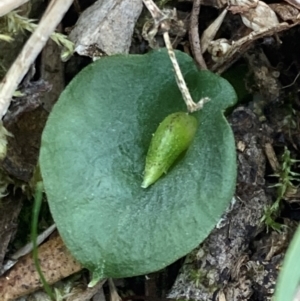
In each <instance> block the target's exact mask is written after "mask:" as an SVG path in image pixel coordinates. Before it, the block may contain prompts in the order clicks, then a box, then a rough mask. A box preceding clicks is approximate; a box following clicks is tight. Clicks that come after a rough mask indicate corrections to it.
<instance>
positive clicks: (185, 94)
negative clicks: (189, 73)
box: [163, 31, 196, 112]
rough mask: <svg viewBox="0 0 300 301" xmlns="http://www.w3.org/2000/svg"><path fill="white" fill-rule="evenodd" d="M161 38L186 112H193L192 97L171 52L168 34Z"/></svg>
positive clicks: (172, 51)
mask: <svg viewBox="0 0 300 301" xmlns="http://www.w3.org/2000/svg"><path fill="white" fill-rule="evenodd" d="M163 36H164V41H165V44H166V47H167V50H168V54H169V57H170V60H171V62H172V65H173V68H174V71H175V78H176V82H177V85H178V88H179V90H180V92H181V94H182V97H183V100H184V101H185V103H186V106H187V108H188V111H189V112H193V107H194V106H195V105H196V104H195V103H194V101H193V99H192V96H191V94H190V92H189V89H188V87H187V85H186V82H185V80H184V78H183V75H182V73H181V70H180V67H179V64H178V62H177V60H176V56H175V53H174V50H173V47H172V44H171V41H170V37H169V33H168V32H167V31H166V32H165V33H164V35H163Z"/></svg>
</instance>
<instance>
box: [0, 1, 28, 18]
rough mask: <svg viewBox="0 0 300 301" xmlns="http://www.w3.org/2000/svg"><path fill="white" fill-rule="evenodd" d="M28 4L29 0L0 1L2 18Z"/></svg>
mask: <svg viewBox="0 0 300 301" xmlns="http://www.w3.org/2000/svg"><path fill="white" fill-rule="evenodd" d="M26 2H28V0H14V1H12V0H1V1H0V17H2V16H4V15H6V14H7V13H9V12H11V11H12V10H13V9H15V8H17V7H19V6H21V5H22V4H24V3H26Z"/></svg>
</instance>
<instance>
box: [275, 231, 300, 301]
mask: <svg viewBox="0 0 300 301" xmlns="http://www.w3.org/2000/svg"><path fill="white" fill-rule="evenodd" d="M299 254H300V227H298V229H297V231H296V233H295V235H294V237H293V239H292V242H291V244H290V246H289V248H288V250H287V252H286V254H285V258H284V261H283V267H282V269H281V272H280V274H279V276H278V281H277V285H276V291H275V299H274V301H293V300H295V295H296V293H297V290H299V289H300V264H299Z"/></svg>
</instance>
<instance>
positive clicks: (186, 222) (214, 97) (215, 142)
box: [40, 50, 236, 279]
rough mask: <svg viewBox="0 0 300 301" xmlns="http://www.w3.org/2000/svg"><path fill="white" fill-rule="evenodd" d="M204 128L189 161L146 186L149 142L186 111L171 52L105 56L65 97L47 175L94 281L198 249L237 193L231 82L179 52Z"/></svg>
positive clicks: (49, 144)
mask: <svg viewBox="0 0 300 301" xmlns="http://www.w3.org/2000/svg"><path fill="white" fill-rule="evenodd" d="M176 56H177V59H178V61H179V64H180V66H181V68H182V72H183V75H184V76H185V79H186V81H187V84H188V86H189V89H190V91H191V94H192V97H193V99H194V100H195V101H198V100H199V99H200V98H202V97H209V98H210V99H211V101H210V102H209V103H207V104H206V105H205V106H204V109H203V110H201V111H199V112H197V113H196V114H194V116H195V117H196V118H197V119H198V123H199V128H198V130H197V131H196V134H195V137H194V139H193V142H192V144H191V145H190V147H189V148H188V150H187V152H186V154H185V155H184V156H183V158H181V159H180V160H179V161H178V162H176V164H175V166H173V167H172V168H171V169H170V170H169V171H168V173H167V174H166V175H165V176H163V177H161V178H160V179H159V181H157V182H156V183H155V185H152V186H150V187H149V188H147V189H143V188H141V183H142V180H143V171H144V166H145V158H146V154H147V150H148V147H149V144H150V140H151V137H152V134H153V133H154V132H155V130H156V129H157V127H158V125H159V123H160V122H161V121H162V120H163V119H164V118H165V117H166V116H168V115H169V114H171V113H174V112H178V111H186V107H185V104H184V101H183V99H182V97H181V94H180V91H179V90H178V87H177V85H176V81H175V78H174V74H173V71H172V65H171V62H170V59H169V57H168V54H167V52H166V51H165V50H160V51H153V52H151V53H149V54H147V55H119V56H112V57H106V58H103V59H100V60H98V61H97V62H95V63H93V64H91V65H89V66H88V67H87V68H85V69H84V70H83V71H81V72H80V73H79V74H78V75H77V76H76V77H75V78H74V79H73V80H72V82H71V83H70V84H69V86H68V87H67V88H66V89H65V91H64V92H63V93H62V95H61V96H60V99H59V100H58V102H57V104H56V105H55V107H54V108H53V111H52V113H51V114H50V116H49V119H48V122H47V125H46V127H45V130H44V133H43V137H42V146H41V153H40V165H41V173H42V176H43V180H44V186H45V190H46V193H47V197H48V201H49V206H50V209H51V212H52V215H53V218H54V220H55V222H56V224H57V227H58V229H59V232H60V234H61V236H62V238H63V240H64V242H65V243H66V245H67V247H68V248H69V249H70V251H71V252H72V254H73V255H74V256H75V258H76V259H77V260H78V261H79V262H81V263H82V264H83V265H84V266H85V267H87V268H88V269H90V270H91V271H93V272H95V273H94V274H95V279H100V278H106V277H112V278H118V277H128V276H134V275H141V274H146V273H150V272H153V271H156V270H159V269H161V268H163V267H165V266H167V265H168V264H170V263H172V262H174V261H175V260H177V259H178V258H180V257H182V256H184V255H186V254H187V253H188V252H190V251H191V250H192V249H193V248H195V247H196V246H197V245H198V244H199V243H200V242H202V241H203V240H204V239H205V238H206V237H207V235H208V234H209V233H210V231H211V230H212V229H213V228H214V226H215V225H216V223H217V222H218V220H219V219H220V217H221V215H222V213H223V212H224V210H225V209H226V207H227V206H228V205H229V202H230V200H231V198H232V196H233V193H234V190H235V181H236V153H235V143H234V137H233V134H232V131H231V128H230V126H229V125H228V123H227V121H226V119H225V118H224V115H223V112H224V110H225V109H226V108H227V107H229V106H232V105H233V104H234V103H235V102H236V95H235V92H234V90H233V88H232V87H231V86H230V84H229V83H228V82H227V81H226V80H224V79H222V78H221V77H219V76H217V75H214V74H212V73H211V72H208V71H202V72H199V71H198V70H197V69H196V67H195V65H194V63H193V61H192V59H191V58H190V57H189V56H187V55H185V54H183V53H181V52H176Z"/></svg>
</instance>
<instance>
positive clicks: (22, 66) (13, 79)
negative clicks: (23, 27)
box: [0, 0, 73, 119]
mask: <svg viewBox="0 0 300 301" xmlns="http://www.w3.org/2000/svg"><path fill="white" fill-rule="evenodd" d="M72 2H73V1H72V0H52V1H51V2H50V3H49V5H48V7H47V10H46V11H45V13H44V15H43V17H42V19H41V21H40V23H39V25H38V26H37V28H36V30H35V31H34V33H33V34H32V35H31V36H30V38H29V39H28V41H27V42H26V44H25V46H24V47H23V49H22V51H21V53H20V54H19V55H18V57H17V58H16V60H15V61H14V63H13V65H12V66H11V67H10V69H9V71H8V72H7V74H6V75H5V77H4V78H3V80H2V82H1V84H0V119H1V118H2V117H3V116H4V115H5V113H6V111H7V109H8V107H9V105H10V101H11V98H12V95H13V93H14V92H15V90H16V89H17V87H18V85H19V83H20V82H21V80H22V79H23V77H24V76H25V74H26V73H27V71H28V69H29V67H30V66H31V65H32V64H33V62H34V60H35V59H36V57H37V56H38V54H39V53H40V51H41V50H42V48H43V47H44V46H45V44H46V42H47V41H48V39H49V37H50V35H51V34H52V33H53V32H54V30H55V28H56V27H57V25H58V24H59V23H60V21H61V20H62V18H63V16H64V15H65V13H66V12H67V10H68V9H69V7H70V6H71V5H72Z"/></svg>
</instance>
